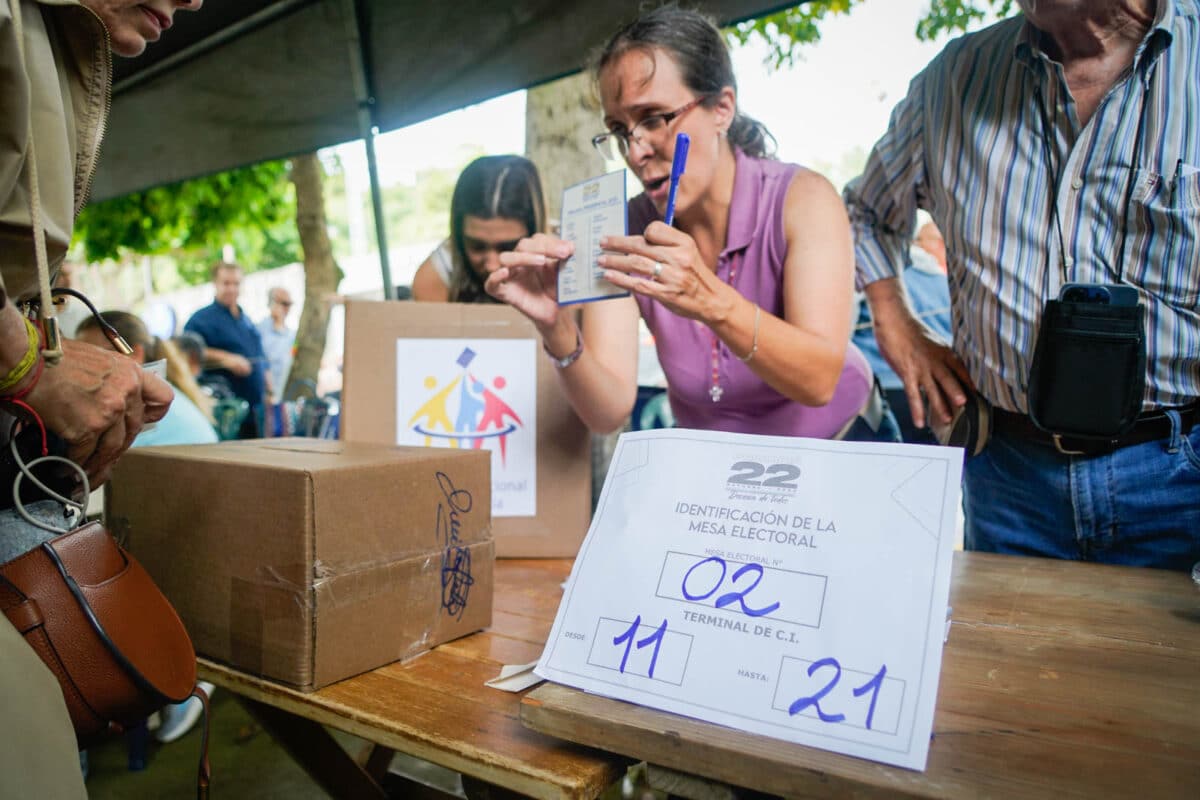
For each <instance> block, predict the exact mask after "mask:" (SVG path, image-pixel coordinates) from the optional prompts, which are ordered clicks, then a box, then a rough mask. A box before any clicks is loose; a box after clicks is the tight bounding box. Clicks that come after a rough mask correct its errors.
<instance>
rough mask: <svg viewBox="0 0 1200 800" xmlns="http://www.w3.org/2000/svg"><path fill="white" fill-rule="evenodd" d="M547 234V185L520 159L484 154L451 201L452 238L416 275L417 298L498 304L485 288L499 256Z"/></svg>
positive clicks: (414, 289)
mask: <svg viewBox="0 0 1200 800" xmlns="http://www.w3.org/2000/svg"><path fill="white" fill-rule="evenodd" d="M545 230H546V203H545V201H544V200H543V197H542V181H541V178H539V177H538V172H537V167H535V166H534V165H533V162H532V161H530V160H529V159H527V158H522V157H521V156H484V157H483V158H477V159H475V160H474V161H472V162H471V163H470V164H468V165H467V167H466V169H464V170H463V171H462V174H461V175H459V176H458V181H457V182H456V183H455V184H454V195H453V196H452V197H451V199H450V238H449V239H446V240H445V241H444V242H442V243H441V244H440V245H439V246H438V248H437V249H436V250H434V251H433V252H432V253H430V255H429V257H428V258H427V259H425V262H424V263H423V264H421V266H420V267H419V268H418V269H417V274H416V275H415V276H414V277H413V285H412V292H413V299H414V300H419V301H426V302H437V303H446V302H450V303H494V302H496V300H495V299H494V298H493V297H492V296H491V295H489V294H488V293H487V292H485V291H484V289H483V282H484V281H485V280H487V276H488V275H490V274H491V273H492V272H494V271H495V270H496V269H497V268H498V267H499V266H500V261H499V256H500V254H501V253H503V252H507V251H509V250H512V249H513V248H514V247H516V246H517V242H519V241H520V240H521V239H525V238H527V237H529V236H533V235H534V234H535V233H541V232H543V231H545Z"/></svg>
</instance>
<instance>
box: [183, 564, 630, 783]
mask: <svg viewBox="0 0 1200 800" xmlns="http://www.w3.org/2000/svg"><path fill="white" fill-rule="evenodd" d="M570 564H571V562H570V561H565V560H546V561H498V562H497V563H496V573H495V575H496V590H495V601H494V607H495V612H494V619H493V624H492V627H491V628H489V629H488V630H487V631H484V632H482V633H477V634H474V635H472V636H468V637H465V638H463V639H459V640H457V641H454V642H450V643H448V644H444V645H442V646H440V647H437V648H435V649H434V650H432V651H431V652H429V653H426V654H424V655H422V656H419V657H417V658H415V659H413V660H411V661H409V662H407V663H403V664H391V665H389V666H385V667H381V668H379V669H377V670H375V671H373V672H368V673H366V674H364V675H359V676H358V677H355V678H350V679H348V680H345V681H341V682H340V683H336V684H333V685H331V686H327V687H325V688H324V689H321V690H319V691H316V692H310V693H304V692H298V691H295V690H292V689H289V688H288V687H286V686H283V685H281V684H278V683H274V682H271V681H267V680H264V679H261V678H257V677H254V676H252V675H247V674H245V673H243V672H239V671H238V670H235V669H231V668H229V667H226V666H223V665H221V664H216V663H213V662H211V661H207V660H205V659H201V660H200V677H201V678H203V679H204V680H208V681H212V682H213V683H215V684H216V685H218V686H220V687H222V688H225V689H229V690H230V691H233V692H236V693H237V694H238V695H240V696H241V698H242V699H243V702H244V703H245V704H246V706H247V708H248V709H249V710H250V711H251V713H253V714H254V716H255V717H257V718H258V719H259V720H260V722H262V724H263V725H264V727H265V728H266V729H267V730H268V731H269V732H270V733H271V735H272V736H274V737H275V739H276V740H277V741H279V743H280V744H281V745H283V746H284V747H285V748H286V749H287V750H288V751H289V752H290V753H291V754H292V755H293V756H294V757H295V758H296V760H297V761H298V762H299V763H300V765H301V766H302V767H304V768H305V770H306V771H307V772H308V773H309V774H310V775H311V776H312V777H313V778H314V779H315V780H316V781H317V782H318V783H319V784H320V785H321V786H322V788H324V789H325V790H326V791H327V792H329V793H330V794H331V795H333V796H334V797H383V796H384V793H383V791H382V789H381V788H380V786H379V785H378V781H379V779H380V778H381V777H382V775H383V772H384V771H385V770H386V768H387V763H388V762H389V761H390V760H391V751H392V750H394V751H397V752H402V753H407V754H409V755H412V756H415V757H417V758H421V759H424V760H426V761H430V762H433V763H435V764H439V765H441V766H444V767H447V768H449V769H452V770H455V771H457V772H460V773H462V775H463V778H464V786H465V787H466V788H467V789H468V792H469V793H475V794H478V795H482V796H489V797H500V796H503V795H504V794H505V793H506V792H504V791H498V789H501V790H508V791H509V792H516V793H520V794H523V795H529V796H532V797H541V798H593V797H595V796H597V795H598V794H599V793H600V792H602V791H603V790H604V789H605V788H607V787H608V786H610V785H611V784H612V783H613V782H615V781H616V780H618V779H619V778H620V777H621V776H622V775H623V774H624V769H625V764H626V763H627V761H626V760H625V759H623V758H620V757H617V756H611V755H607V754H604V753H599V752H596V751H594V750H589V749H587V748H584V747H580V746H578V745H574V744H570V743H568V742H564V741H561V740H557V739H552V738H550V737H547V736H545V735H543V734H540V733H536V732H534V731H531V730H529V729H528V728H525V727H524V726H523V725H521V722H520V719H519V703H520V695H519V694H512V693H510V692H502V691H499V690H497V689H491V688H488V687H486V686H484V682H485V681H487V680H490V679H492V678H494V677H496V676H497V675H498V674H499V672H500V667H501V665H502V664H525V663H528V662H530V661H534V660H536V659H537V657H538V656H539V655H541V652H542V646H543V644H544V643H545V641H546V637H547V635H549V632H550V626H551V624H552V623H553V622H554V614H555V612H556V611H557V609H558V603H559V599H560V598H561V596H562V592H561V590H560V588H559V587H560V585H561V583H562V582H563V581H564V580H565V579H566V577H567V574H568V573H569V572H570ZM322 725H328V726H330V727H333V728H338V729H340V730H343V731H346V732H348V733H351V734H354V735H356V736H360V737H362V738H363V739H366V740H368V741H370V742H374V743H376V744H378V745H381V746H382V748H381V749H378V750H376V751H375V752H374V753H373V755H372V757H371V758H369V759H364V762H363V763H357V762H356V761H355V760H354V759H352V758H351V757H350V756H349V755H348V754H346V753H345V752H344V751H343V750H342V749H341V748H340V747H339V746H338V745H337V743H336V742H335V741H334V740H333V739H332V737H330V736H329V735H328V734H327V733H326V732H325V730H324V728H322V727H321V726H322ZM383 748H387V749H383ZM416 791H417V788H416V787H415V786H414V787H412V794H415V793H416ZM406 796H409V794H406Z"/></svg>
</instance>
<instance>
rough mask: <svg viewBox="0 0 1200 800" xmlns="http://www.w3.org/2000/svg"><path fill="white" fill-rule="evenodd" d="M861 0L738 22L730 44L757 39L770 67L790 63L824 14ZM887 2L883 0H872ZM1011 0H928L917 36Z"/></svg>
mask: <svg viewBox="0 0 1200 800" xmlns="http://www.w3.org/2000/svg"><path fill="white" fill-rule="evenodd" d="M862 2H863V0H810V2H807V3H801V4H800V5H796V6H793V7H791V8H788V9H784V10H783V11H777V12H775V13H774V14H768V15H766V16H764V17H758V18H757V19H752V20H749V21H747V22H742V23H739V24H738V25H735V26H734V27H732V28H729V29H727V30H726V32H725V34H726V36H727V37H728V38H729V42H730V44H741V45H744V44H746V43H748V42H750V41H752V40H761V41H763V42H764V43H765V44H766V45H767V57H766V62H767V64H768V65H769V66H771V67H772V68H774V69H781V68H783V67H791V66H793V65H794V64H795V63H796V61H797V60H798V59H800V58H801V57H802V51H803V47H804V45H809V44H815V43H817V42H819V41H820V40H821V30H820V23H821V21H822V20H824V19H825V18H826V17H829V16H836V15H838V14H849V13H850V10H851V8H853V7H854V6H856V5H859V4H861V3H862ZM872 2H887V0H872ZM1014 10H1015V2H1014V0H930V5H929V12H928V13H927V14H926V15H925V16H924V17H922V18H921V19H920V20H919V21H918V22H917V29H916V31H915V33H916V36H917V38H918V39H921V40H923V41H932V40H933V39H936V38H937V37H938V36H940V35H942V34H948V33H963V32H965V31H966V30H968V28H970V27H971V26H973V25H977V24H978V23H979V22H982V21H983V20H984V19H986V18H987V17H988V15H989V13H990V14H991V15H993V16H995V17H997V18H1003V17H1007V16H1008V15H1009V14H1012V13H1013V11H1014Z"/></svg>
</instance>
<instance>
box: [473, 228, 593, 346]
mask: <svg viewBox="0 0 1200 800" xmlns="http://www.w3.org/2000/svg"><path fill="white" fill-rule="evenodd" d="M573 252H575V245H573V244H572V243H571V242H567V241H564V240H562V239H559V238H556V237H554V236H548V235H546V234H544V233H538V234H534V235H533V236H530V237H528V238H525V239H522V240H521V241H520V242H519V243H518V244H517V246H516V248H515V249H514V250H511V251H509V252H507V253H501V254H500V268H499V269H497V270H496V271H495V272H493V273H492V274H491V275H489V276H488V279H487V282H486V283H485V284H484V288H485V289H486V290H487V292H488V294H490V295H491V296H492V297H495V298H496V299H497V300H500V301H502V302H505V303H508V304H509V305H510V306H512V307H513V308H515V309H517V310H518V311H520V312H521V313H522V314H524V315H525V316H527V317H529V319H530V320H531V321H532V322H533V324H534V325H536V326H537V327H538V330H539V331H541V332H542V334H543V335H544V334H545V333H546V332H547V331H548V330H550V329H552V328H554V326H555V324H556V323H557V322H558V319H559V316H560V314H559V305H558V267H559V265H560V264H562V263H563V262H564V261H566V260H567V259H568V258H570V257H571V254H572V253H573Z"/></svg>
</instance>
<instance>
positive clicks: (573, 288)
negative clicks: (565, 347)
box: [558, 171, 629, 305]
mask: <svg viewBox="0 0 1200 800" xmlns="http://www.w3.org/2000/svg"><path fill="white" fill-rule="evenodd" d="M561 233H562V238H564V239H566V240H567V241H568V242H573V243H574V244H575V253H574V255H572V256H571V257H570V258H568V259H567V261H566V263H565V264H563V265H562V266H561V267H559V269H558V303H559V305H567V304H568V303H586V302H587V301H588V300H600V299H603V298H605V297H623V296H625V295H627V294H629V293H628V292H626V291H625V290H624V289H620V288H618V287H616V286H613V285H612V284H611V283H609V282H608V281H606V280H604V278H603V277H602V276H603V273H604V270H603V269H601V268H600V265H598V264H597V263H596V260H597V259H598V258H600V254H601V253H602V252H603V251H602V250H601V249H600V239H601V238H602V237H605V236H624V235H625V172H624V171H621V172H610V173H608V174H607V175H601V176H599V177H598V178H589V179H588V180H586V181H584V182H583V183H577V184H575V185H574V186H569V187H567V189H565V190H564V191H563V199H562V230H561Z"/></svg>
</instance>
